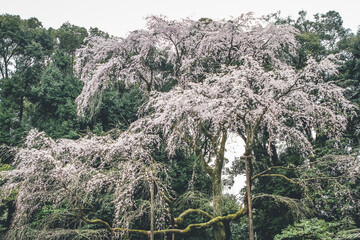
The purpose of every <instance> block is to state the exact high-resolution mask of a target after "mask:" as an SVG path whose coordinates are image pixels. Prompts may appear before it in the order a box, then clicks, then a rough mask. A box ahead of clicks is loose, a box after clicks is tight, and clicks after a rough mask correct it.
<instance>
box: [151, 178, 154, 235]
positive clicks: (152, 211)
mask: <svg viewBox="0 0 360 240" xmlns="http://www.w3.org/2000/svg"><path fill="white" fill-rule="evenodd" d="M150 240H154V181H151V185H150Z"/></svg>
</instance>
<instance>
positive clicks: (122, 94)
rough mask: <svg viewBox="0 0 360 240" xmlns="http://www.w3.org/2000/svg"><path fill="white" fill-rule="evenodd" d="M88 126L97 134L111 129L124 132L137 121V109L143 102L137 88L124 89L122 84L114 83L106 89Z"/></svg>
mask: <svg viewBox="0 0 360 240" xmlns="http://www.w3.org/2000/svg"><path fill="white" fill-rule="evenodd" d="M101 98H102V100H101V101H100V105H99V106H98V110H97V111H96V112H97V113H96V115H95V116H94V117H93V118H92V121H91V122H90V125H91V126H92V127H93V129H94V130H96V132H97V133H101V132H107V131H109V130H111V129H113V128H118V129H121V130H125V129H127V128H128V126H129V125H130V124H131V123H132V122H133V121H135V120H136V119H137V111H138V108H139V107H140V106H141V105H142V103H143V102H144V100H145V99H144V98H143V93H142V92H141V91H140V89H139V88H137V87H133V88H130V89H128V88H126V87H125V85H124V84H123V83H120V82H118V83H115V84H114V85H113V86H111V87H109V88H108V89H106V90H105V91H104V92H103V93H102V96H101Z"/></svg>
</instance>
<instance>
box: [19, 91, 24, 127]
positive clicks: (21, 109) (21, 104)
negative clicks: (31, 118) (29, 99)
mask: <svg viewBox="0 0 360 240" xmlns="http://www.w3.org/2000/svg"><path fill="white" fill-rule="evenodd" d="M23 115H24V96H21V97H20V113H19V122H20V123H21V122H22V119H23Z"/></svg>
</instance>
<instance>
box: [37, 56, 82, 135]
mask: <svg viewBox="0 0 360 240" xmlns="http://www.w3.org/2000/svg"><path fill="white" fill-rule="evenodd" d="M71 66H72V62H71V58H70V57H69V56H68V55H67V54H65V53H64V52H62V51H57V52H56V53H55V54H54V55H53V57H52V63H51V64H49V66H48V67H47V68H46V69H45V70H44V71H43V73H42V74H41V77H40V79H41V80H40V83H39V84H38V85H35V86H33V87H32V101H33V103H35V109H34V112H33V115H32V119H31V122H32V125H33V126H34V127H37V128H38V129H39V130H41V131H45V132H46V133H47V134H48V135H49V136H51V137H53V138H60V137H65V138H74V137H77V135H78V133H77V132H78V131H79V123H78V121H77V116H76V105H75V99H76V97H77V95H78V94H79V93H80V91H81V88H82V84H81V82H80V81H79V80H77V78H75V76H74V74H73V72H72V68H71Z"/></svg>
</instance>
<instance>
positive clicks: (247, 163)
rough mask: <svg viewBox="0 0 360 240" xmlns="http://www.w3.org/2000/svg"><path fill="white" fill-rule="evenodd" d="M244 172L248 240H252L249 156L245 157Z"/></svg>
mask: <svg viewBox="0 0 360 240" xmlns="http://www.w3.org/2000/svg"><path fill="white" fill-rule="evenodd" d="M245 171H246V195H247V204H248V218H249V240H254V226H253V214H252V201H251V155H245Z"/></svg>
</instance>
